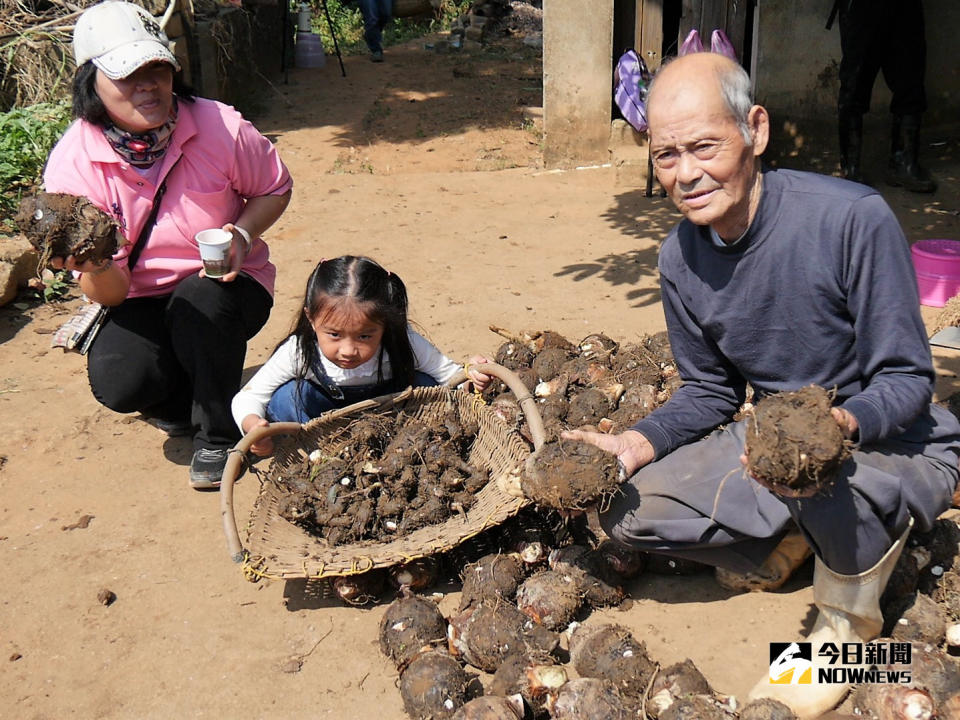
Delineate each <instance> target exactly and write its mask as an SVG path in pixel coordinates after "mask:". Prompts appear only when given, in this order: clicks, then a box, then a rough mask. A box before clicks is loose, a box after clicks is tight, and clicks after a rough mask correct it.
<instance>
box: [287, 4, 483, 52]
mask: <svg viewBox="0 0 960 720" xmlns="http://www.w3.org/2000/svg"><path fill="white" fill-rule="evenodd" d="M309 5H310V11H311V13H312V27H313V32H315V33H316V34H317V35H319V36H320V37H321V39H322V40H323V48H324V51H326V52H327V53H332V52H334V50H335V47H334V44H333V36H332V35H331V34H330V26H331V25H332V26H333V32H334V33H335V34H336V36H337V43H338V44H339V46H340V51H341V52H342V53H344V54H346V55H354V54H357V53H363V52H366V51H367V46H366V44H365V43H364V40H363V15H362V14H361V13H360V8H359V6H358V5H357V3H356V2H355V1H354V2H351V1H350V0H327V10H328V11H329V12H330V22H329V23H328V22H327V18H326V16H325V15H324V13H323V5H322V4H320V3H319V2H315V1H314V2H310V3H309ZM469 5H470V0H443V3H442V4H441V6H440V7H439V8H438V9H437V11H436V12H435V13H434V14H433V16H432V17H431V16H424V17H410V18H395V19H394V20H393V21H392V22H391V23H390V24H389V25H387V27H386V28H384V31H383V44H384V45H386V46H389V45H399V44H401V43H405V42H407V41H409V40H413V39H414V38H418V37H422V36H423V35H426V34H428V33H434V32H443V31H444V30H449V29H450V25H451V23H452V22H453V21H454V20H455V19H456V18H458V17H459V16H460V15H461V14H463V13H465V12H466V10H467V8H468V7H469ZM290 12H291V13H293V14H294V15H296V13H297V12H299V4H298V3H293V4H291V11H290Z"/></svg>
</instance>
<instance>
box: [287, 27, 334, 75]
mask: <svg viewBox="0 0 960 720" xmlns="http://www.w3.org/2000/svg"><path fill="white" fill-rule="evenodd" d="M294 62H295V64H296V66H297V67H298V68H318V67H323V66H324V65H326V64H327V56H326V55H325V54H324V52H323V40H321V38H320V36H319V35H314V34H313V33H309V32H298V33H297V45H296V53H295V55H294Z"/></svg>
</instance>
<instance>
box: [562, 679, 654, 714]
mask: <svg viewBox="0 0 960 720" xmlns="http://www.w3.org/2000/svg"><path fill="white" fill-rule="evenodd" d="M550 717H551V718H553V720H630V719H632V718H635V717H637V714H636V711H635V710H633V711H631V709H629V708H628V707H627V704H626V703H625V702H624V700H623V698H622V697H621V695H620V692H619V691H618V690H617V688H616V686H615V685H614V684H613V683H611V682H608V681H606V680H598V679H595V678H577V679H575V680H571V681H569V682H568V683H567V684H566V685H564V686H563V687H562V688H560V692H559V693H558V694H557V697H556V700H554V701H553V702H552V703H551V706H550Z"/></svg>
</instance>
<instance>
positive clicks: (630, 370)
mask: <svg viewBox="0 0 960 720" xmlns="http://www.w3.org/2000/svg"><path fill="white" fill-rule="evenodd" d="M611 360H612V367H613V372H614V375H615V376H616V378H617V379H618V380H619V381H620V382H622V383H623V384H624V385H627V386H628V387H634V386H637V385H650V386H656V385H659V384H660V363H659V361H658V360H657V359H656V358H655V357H654V355H653V353H651V352H650V351H649V350H647V349H646V348H645V347H643V346H641V345H625V346H623V347H621V348H620V350H619V351H617V354H616V355H614V356H613V358H612V359H611Z"/></svg>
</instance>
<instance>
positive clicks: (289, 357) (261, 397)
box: [230, 328, 463, 432]
mask: <svg viewBox="0 0 960 720" xmlns="http://www.w3.org/2000/svg"><path fill="white" fill-rule="evenodd" d="M407 337H409V338H410V347H411V348H412V349H413V364H414V368H415V369H416V370H418V371H419V372H423V373H426V374H427V375H429V376H430V377H432V378H434V379H435V380H436V381H437V382H439V383H445V382H446V381H447V380H449V379H450V378H452V377H453V376H454V375H456V374H457V372H459V371H460V370H462V369H463V366H462V365H458V364H457V363H455V362H454V361H453V360H451V359H450V358H448V357H447V356H446V355H444V354H443V353H442V352H440V351H439V350H438V349H437V348H436V347H434V345H433V344H432V343H431V342H430V341H429V340H427V339H426V338H424V337H423V336H422V335H420V334H419V333H418V332H416V331H415V330H412V329H411V328H407ZM320 361H321V363H323V370H324V372H325V373H326V374H327V378H329V380H331V381H332V382H333V384H335V385H341V386H344V387H349V386H355V385H372V384H374V383H376V382H377V365H378V362H379V353H378V354H375V355H374V356H373V357H372V358H370V359H369V360H367V362H365V363H363V365H358V366H357V367H355V368H349V369H344V368H341V367H338V366H336V365H334V364H333V363H332V362H330V361H329V360H328V359H327V358H326V357H324V355H323V353H320ZM301 364H302V358H301V356H300V350H299V348H298V346H297V338H296V336H294V335H291V336H290V337H288V338H287V340H286V342H284V343H283V345H281V346H280V347H278V348H277V350H276V352H275V353H273V355H271V356H270V359H269V360H267V362H266V363H264V365H263V367H261V368H260V369H259V370H258V371H257V372H256V374H255V375H254V376H253V377H252V378H250V380H249V381H248V382H247V384H246V385H244V386H243V387H242V388H241V389H240V392H238V393H237V394H236V395H234V397H233V402H232V403H231V405H230V410H231V412H232V413H233V419H234V421H235V422H236V423H237V427H239V428H240V430H241V432H242V431H243V426H242V422H243V419H244V418H245V417H246V416H247V415H258V416H260V417H264V414H265V413H266V410H267V403H269V402H270V398H271V397H273V393H274V392H276V390H277V388H278V387H280V386H281V385H283V384H284V383H285V382H287V381H288V380H293V379H294V378H295V377H296V371H297V368H298V367H299V366H300V365H301ZM392 377H393V369H392V368H391V366H390V354H389V353H388V352H386V351H385V350H384V353H383V379H384V380H389V379H390V378H392ZM306 379H307V380H314V381H316V380H317V379H318V378H317V377H316V375H315V374H314V373H313V371H312V370H308V372H307V376H306Z"/></svg>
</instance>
